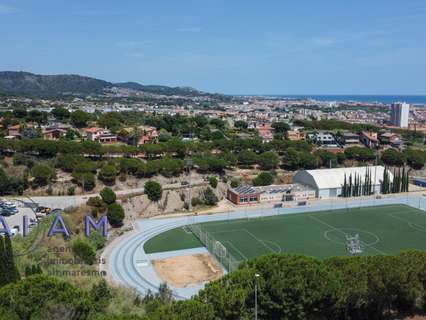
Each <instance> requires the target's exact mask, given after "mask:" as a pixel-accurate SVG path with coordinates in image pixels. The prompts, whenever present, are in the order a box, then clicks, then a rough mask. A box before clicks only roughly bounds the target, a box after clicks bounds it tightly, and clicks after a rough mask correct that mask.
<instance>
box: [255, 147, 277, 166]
mask: <svg viewBox="0 0 426 320" xmlns="http://www.w3.org/2000/svg"><path fill="white" fill-rule="evenodd" d="M258 162H259V165H260V167H261V169H262V170H272V169H275V168H276V167H277V166H278V164H279V163H280V159H279V158H278V155H277V154H276V153H275V152H274V151H267V152H264V153H262V154H261V155H259V156H258Z"/></svg>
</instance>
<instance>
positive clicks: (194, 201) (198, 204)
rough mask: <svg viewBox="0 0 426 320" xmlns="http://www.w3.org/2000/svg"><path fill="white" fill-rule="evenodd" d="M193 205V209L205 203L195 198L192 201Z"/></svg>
mask: <svg viewBox="0 0 426 320" xmlns="http://www.w3.org/2000/svg"><path fill="white" fill-rule="evenodd" d="M191 204H192V206H193V207H196V206H201V205H202V204H203V201H202V200H201V199H200V198H198V197H194V198H192V200H191Z"/></svg>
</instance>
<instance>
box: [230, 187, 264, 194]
mask: <svg viewBox="0 0 426 320" xmlns="http://www.w3.org/2000/svg"><path fill="white" fill-rule="evenodd" d="M231 191H232V192H234V193H236V194H239V195H244V194H254V193H259V192H258V191H257V190H256V189H255V188H253V187H251V186H239V187H236V188H234V189H231Z"/></svg>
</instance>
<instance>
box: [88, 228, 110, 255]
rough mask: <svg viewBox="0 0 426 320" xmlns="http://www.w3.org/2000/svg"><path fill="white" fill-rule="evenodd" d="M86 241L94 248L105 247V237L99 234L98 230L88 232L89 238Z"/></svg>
mask: <svg viewBox="0 0 426 320" xmlns="http://www.w3.org/2000/svg"><path fill="white" fill-rule="evenodd" d="M88 241H89V242H90V244H91V245H92V246H93V247H94V248H95V249H96V250H100V249H102V248H103V247H105V243H106V241H107V239H106V238H105V237H104V236H103V235H102V234H101V232H100V231H97V230H95V231H93V232H91V233H90V238H89V239H88Z"/></svg>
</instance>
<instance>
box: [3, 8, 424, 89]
mask: <svg viewBox="0 0 426 320" xmlns="http://www.w3.org/2000/svg"><path fill="white" fill-rule="evenodd" d="M0 70H2V71H5V70H12V71H29V72H34V73H40V74H63V73H66V74H69V73H72V74H81V75H87V76H92V77H96V78H100V79H103V80H107V81H111V82H124V81H135V82H139V83H142V84H161V85H170V86H191V87H194V88H197V89H200V90H205V91H209V92H220V93H227V94H426V81H425V76H426V0H398V1H397V0H345V1H342V0H297V1H296V0H266V1H265V0H263V1H261V0H245V1H242V0H155V1H152V0H151V1H146V0H120V1H112V0H0Z"/></svg>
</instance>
